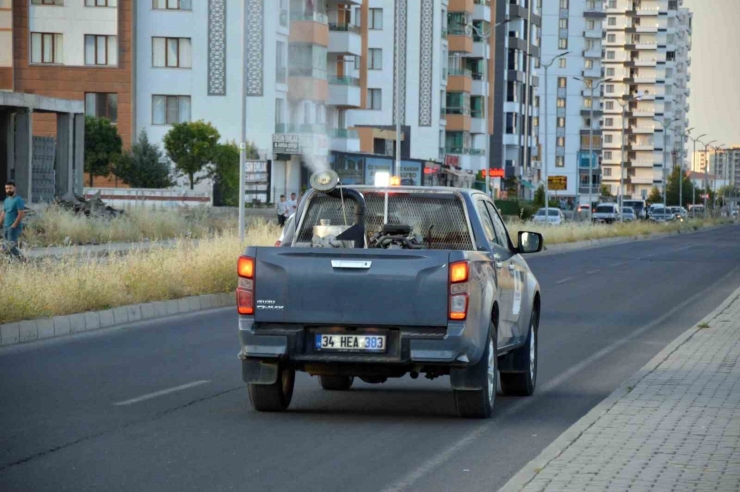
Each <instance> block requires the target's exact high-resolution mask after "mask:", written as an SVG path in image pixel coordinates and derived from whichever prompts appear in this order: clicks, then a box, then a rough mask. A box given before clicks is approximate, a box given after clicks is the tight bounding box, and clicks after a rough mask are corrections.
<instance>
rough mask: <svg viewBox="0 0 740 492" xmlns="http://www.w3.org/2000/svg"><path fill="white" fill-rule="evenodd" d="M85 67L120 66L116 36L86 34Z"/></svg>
mask: <svg viewBox="0 0 740 492" xmlns="http://www.w3.org/2000/svg"><path fill="white" fill-rule="evenodd" d="M85 65H118V41H117V38H116V36H98V35H95V34H85Z"/></svg>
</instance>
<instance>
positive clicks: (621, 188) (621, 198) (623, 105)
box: [616, 92, 642, 222]
mask: <svg viewBox="0 0 740 492" xmlns="http://www.w3.org/2000/svg"><path fill="white" fill-rule="evenodd" d="M637 100H638V101H641V100H642V92H638V93H637ZM616 101H617V104H619V106H620V107H621V108H622V145H621V157H620V159H619V222H624V213H623V208H622V207H623V204H624V147H625V145H624V143H625V137H624V132H625V126H626V125H625V120H626V119H627V115H626V109H627V106H628V105H629V101H625V102H624V103H623V102H621V101H620V100H619V99H617V100H616ZM630 196H631V195H630Z"/></svg>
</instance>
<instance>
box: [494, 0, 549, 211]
mask: <svg viewBox="0 0 740 492" xmlns="http://www.w3.org/2000/svg"><path fill="white" fill-rule="evenodd" d="M549 1H550V2H552V1H553V0H549ZM542 3H543V2H542V1H541V0H509V1H499V2H497V3H496V6H495V21H496V22H495V24H499V23H504V22H505V24H501V25H500V27H498V28H496V29H495V31H494V32H495V37H496V43H495V56H494V59H495V60H496V62H495V71H494V77H493V80H494V81H495V82H494V84H495V88H494V89H495V94H496V97H495V98H494V120H495V122H496V127H497V128H499V129H500V130H502V131H496V132H495V135H494V138H493V145H492V154H493V155H492V157H491V160H492V162H493V163H494V164H497V165H496V166H495V167H502V168H504V169H505V170H506V176H507V177H516V178H517V181H518V183H519V194H520V195H524V196H531V195H532V190H533V188H534V186H535V184H536V183H538V182H539V181H540V172H541V169H540V166H539V162H540V159H541V158H540V157H539V155H538V140H537V133H536V126H535V125H534V123H535V122H536V118H537V114H538V111H539V96H538V86H539V85H540V82H539V79H538V77H537V76H536V75H535V70H536V68H537V67H538V66H539V59H540V51H541V41H540V38H541V32H540V29H541V26H542V17H541V12H542Z"/></svg>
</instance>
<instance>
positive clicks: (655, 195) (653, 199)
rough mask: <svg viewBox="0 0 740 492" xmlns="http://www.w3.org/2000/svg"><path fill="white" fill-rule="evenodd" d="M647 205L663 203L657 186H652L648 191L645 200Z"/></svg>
mask: <svg viewBox="0 0 740 492" xmlns="http://www.w3.org/2000/svg"><path fill="white" fill-rule="evenodd" d="M647 201H648V203H651V204H652V203H663V194H662V193H661V192H660V190H659V189H658V187H657V186H653V189H652V190H650V195H649V196H648V199H647Z"/></svg>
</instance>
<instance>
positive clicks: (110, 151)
mask: <svg viewBox="0 0 740 492" xmlns="http://www.w3.org/2000/svg"><path fill="white" fill-rule="evenodd" d="M122 147H123V142H122V140H121V136H120V135H119V134H118V130H116V127H115V126H113V125H111V124H110V121H108V120H107V119H105V118H95V117H92V116H87V117H86V118H85V172H87V173H89V174H90V187H92V186H93V183H94V180H95V177H96V176H108V175H109V174H110V171H111V163H113V162H115V161H116V159H118V157H119V156H120V155H121V149H122Z"/></svg>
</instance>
